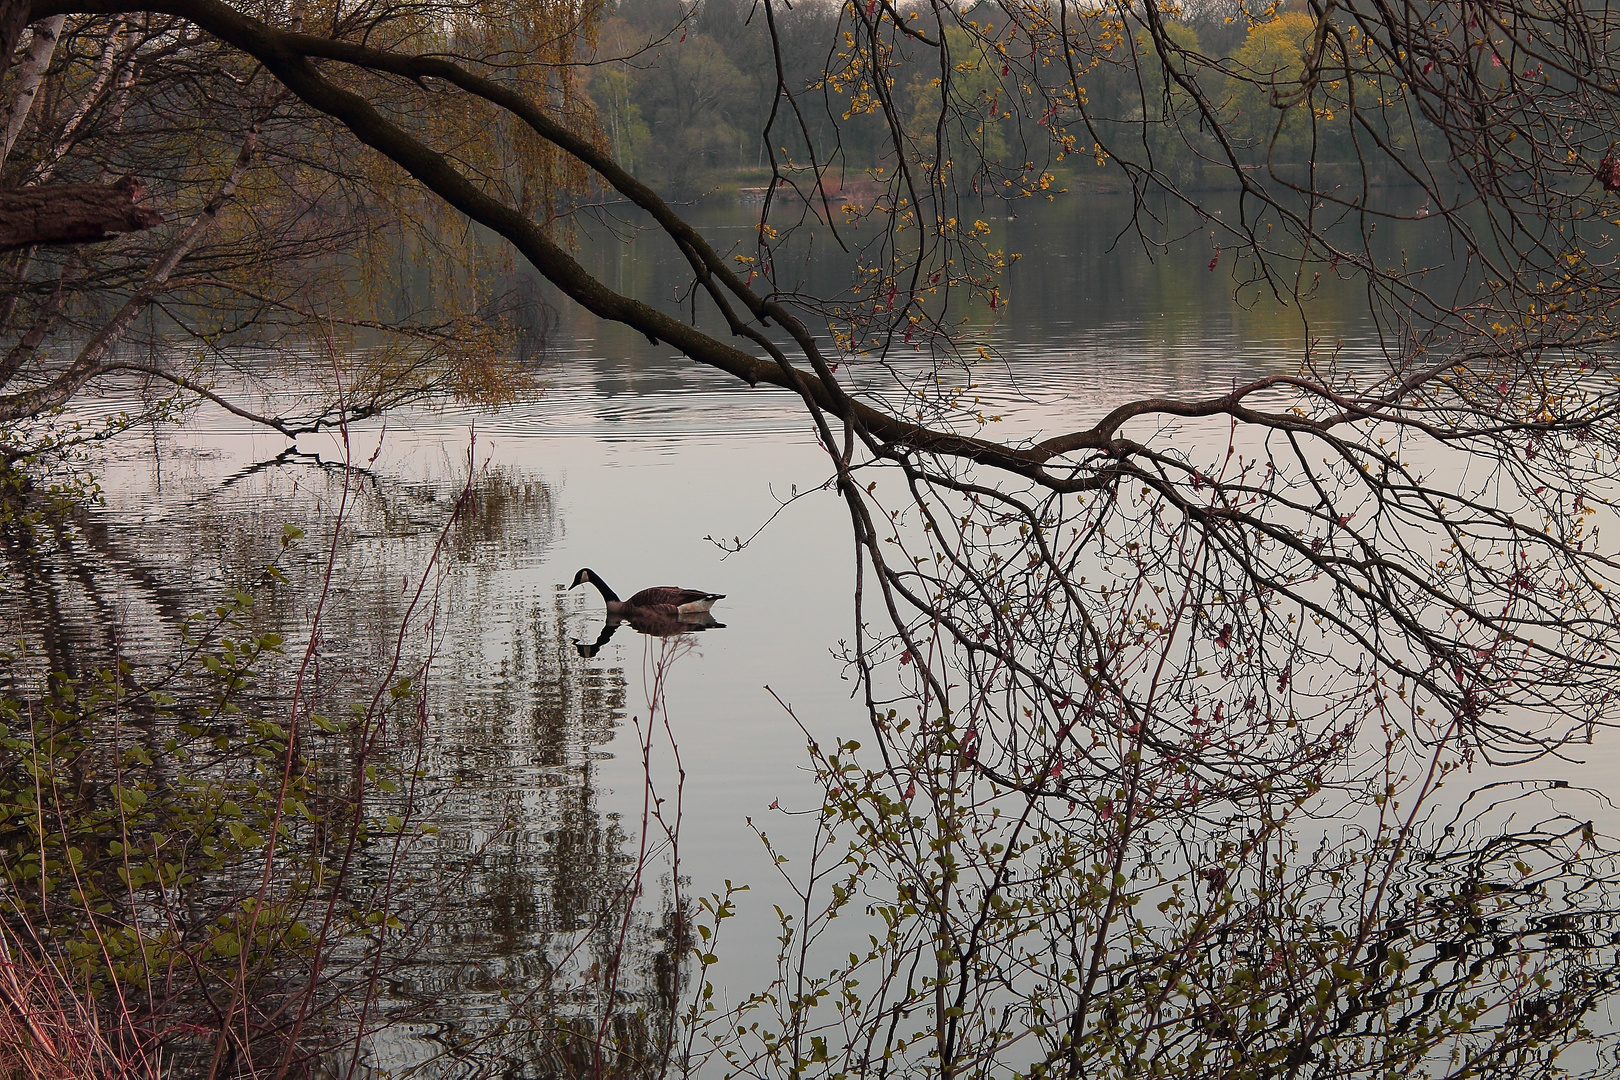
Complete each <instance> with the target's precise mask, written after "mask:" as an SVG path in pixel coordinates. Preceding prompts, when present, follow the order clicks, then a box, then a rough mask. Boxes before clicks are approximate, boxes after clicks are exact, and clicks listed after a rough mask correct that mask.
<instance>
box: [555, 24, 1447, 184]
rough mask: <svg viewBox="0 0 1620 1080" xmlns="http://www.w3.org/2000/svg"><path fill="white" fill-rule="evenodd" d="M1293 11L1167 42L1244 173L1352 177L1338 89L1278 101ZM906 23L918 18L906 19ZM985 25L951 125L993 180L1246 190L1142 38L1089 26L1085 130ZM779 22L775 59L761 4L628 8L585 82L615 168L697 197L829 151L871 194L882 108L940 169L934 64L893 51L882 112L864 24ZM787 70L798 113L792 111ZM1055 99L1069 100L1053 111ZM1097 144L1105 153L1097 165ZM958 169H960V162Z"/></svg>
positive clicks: (958, 80) (1181, 29)
mask: <svg viewBox="0 0 1620 1080" xmlns="http://www.w3.org/2000/svg"><path fill="white" fill-rule="evenodd" d="M1280 7H1281V8H1282V10H1281V11H1280V12H1278V13H1275V14H1274V15H1273V16H1272V17H1270V18H1269V19H1268V20H1266V21H1260V22H1253V21H1251V20H1250V19H1248V18H1247V17H1245V16H1243V15H1242V13H1241V10H1240V9H1238V8H1235V7H1233V6H1231V5H1225V4H1222V3H1220V2H1219V0H1214V2H1211V3H1206V4H1203V5H1200V6H1189V7H1188V8H1186V9H1184V10H1183V12H1182V16H1183V18H1184V19H1185V21H1184V22H1181V23H1174V24H1171V26H1170V27H1169V32H1170V36H1171V38H1172V39H1173V40H1174V41H1175V42H1176V43H1177V44H1178V45H1179V46H1180V48H1181V50H1182V51H1181V53H1180V55H1178V56H1177V57H1176V58H1175V66H1176V67H1177V68H1178V69H1180V70H1181V71H1183V72H1184V73H1185V75H1186V76H1187V77H1188V78H1189V79H1191V80H1194V81H1196V83H1197V85H1198V86H1199V88H1200V90H1201V91H1202V92H1203V94H1204V95H1205V97H1206V99H1207V100H1209V101H1210V102H1211V103H1212V104H1213V105H1214V106H1215V107H1216V108H1218V109H1219V111H1220V114H1221V116H1222V118H1223V123H1224V126H1225V127H1226V131H1227V135H1228V136H1229V138H1230V139H1231V140H1233V141H1232V150H1233V152H1235V153H1236V154H1237V155H1238V157H1239V159H1240V160H1241V161H1242V162H1243V163H1244V164H1246V165H1252V166H1260V165H1262V164H1265V163H1268V162H1269V164H1270V166H1271V167H1272V168H1273V169H1278V170H1281V171H1283V172H1285V173H1286V172H1287V171H1289V170H1296V169H1297V170H1301V171H1302V170H1304V169H1305V168H1306V167H1307V166H1308V165H1314V166H1315V167H1316V168H1318V169H1334V168H1348V167H1350V166H1351V164H1352V163H1354V162H1356V160H1357V157H1358V155H1357V153H1356V149H1355V145H1354V140H1353V133H1352V131H1351V129H1350V127H1349V125H1348V123H1347V122H1346V121H1345V120H1344V119H1343V116H1340V115H1335V113H1336V110H1335V109H1334V108H1333V107H1332V103H1333V91H1334V90H1335V88H1336V87H1335V86H1334V85H1331V84H1330V85H1329V86H1327V87H1326V88H1325V89H1326V93H1325V94H1324V89H1323V88H1321V87H1316V88H1314V93H1313V97H1312V103H1311V105H1310V106H1309V107H1304V106H1300V107H1293V108H1283V109H1281V110H1279V108H1278V107H1277V104H1276V102H1277V96H1276V94H1275V93H1274V91H1280V92H1283V93H1286V91H1287V90H1288V89H1290V88H1297V87H1298V86H1299V77H1300V73H1301V71H1302V70H1303V64H1304V57H1305V53H1306V50H1307V48H1308V47H1309V45H1310V39H1311V38H1312V36H1313V32H1314V30H1315V27H1316V20H1315V19H1314V17H1313V16H1311V15H1310V14H1308V13H1307V12H1305V11H1304V10H1289V7H1290V5H1288V4H1284V5H1280ZM901 10H908V8H907V6H906V5H904V4H902V5H901ZM982 11H983V13H982V18H979V17H976V16H978V15H979V14H980V13H979V12H978V11H975V10H970V11H967V12H965V13H962V14H961V15H959V16H958V20H959V25H957V26H953V27H950V28H947V29H946V31H945V36H946V39H947V44H948V47H949V51H950V58H951V61H952V75H951V78H952V79H953V85H952V87H951V89H950V93H949V97H948V100H949V102H950V106H949V108H948V109H946V110H945V111H947V112H948V113H950V115H951V120H950V123H952V124H954V125H956V128H957V129H958V130H959V131H960V132H962V138H963V139H964V140H965V141H966V142H967V143H969V144H971V146H970V150H971V152H972V153H973V154H974V155H975V156H977V157H978V158H981V159H983V160H984V162H985V167H984V175H993V174H994V173H995V172H996V170H997V169H998V168H1008V169H1011V170H1017V169H1019V168H1021V167H1023V166H1024V163H1025V162H1030V163H1033V164H1035V165H1038V166H1040V167H1042V168H1052V169H1055V170H1056V171H1057V172H1058V174H1059V175H1060V176H1061V177H1062V178H1063V179H1064V180H1066V181H1067V180H1075V179H1078V180H1081V181H1082V182H1092V183H1102V184H1105V185H1106V184H1107V183H1109V182H1110V180H1113V181H1115V182H1118V181H1122V180H1123V174H1122V173H1119V172H1118V171H1117V170H1115V169H1109V168H1098V167H1097V165H1098V162H1099V161H1102V162H1105V163H1106V162H1110V161H1114V162H1117V161H1120V160H1127V161H1132V162H1135V163H1138V164H1142V165H1150V166H1151V168H1152V169H1153V170H1154V171H1155V172H1157V173H1160V174H1161V175H1166V176H1169V177H1170V178H1172V179H1173V180H1175V181H1176V182H1177V183H1178V184H1179V185H1184V186H1188V187H1199V186H1204V185H1207V184H1230V183H1232V182H1233V181H1232V174H1231V172H1230V169H1229V168H1226V167H1214V168H1211V167H1209V166H1208V164H1207V161H1206V159H1207V158H1209V157H1211V156H1213V157H1214V158H1215V159H1216V160H1217V161H1219V160H1220V159H1221V158H1222V157H1223V155H1224V154H1225V153H1226V150H1225V149H1223V148H1222V147H1221V146H1219V145H1218V144H1217V143H1216V142H1215V139H1214V136H1213V135H1212V134H1211V133H1210V131H1209V130H1208V125H1207V124H1205V123H1200V118H1199V115H1198V109H1197V108H1196V105H1195V103H1194V102H1193V100H1192V98H1191V96H1190V95H1189V94H1188V93H1187V91H1186V90H1185V89H1183V87H1182V86H1181V85H1177V84H1171V85H1169V86H1167V85H1166V80H1165V78H1164V75H1163V73H1162V67H1161V64H1160V59H1159V57H1157V56H1151V57H1147V58H1145V59H1146V62H1144V63H1141V64H1138V62H1137V60H1138V57H1140V56H1141V55H1142V54H1141V50H1143V49H1144V48H1147V49H1151V46H1150V45H1148V44H1146V40H1147V39H1146V35H1145V34H1142V33H1141V32H1140V30H1138V31H1136V32H1134V33H1133V32H1132V30H1131V28H1130V27H1129V26H1128V25H1122V24H1120V23H1118V22H1117V21H1115V22H1113V23H1111V24H1104V23H1103V22H1102V21H1101V17H1100V16H1099V15H1098V14H1097V13H1095V12H1093V13H1090V14H1077V15H1076V16H1075V18H1077V19H1093V20H1098V22H1097V24H1096V29H1094V30H1093V31H1092V32H1091V33H1090V34H1089V35H1088V36H1089V39H1090V40H1091V41H1092V42H1093V43H1095V46H1096V47H1095V49H1094V51H1093V52H1092V54H1091V55H1081V56H1078V57H1077V66H1078V69H1079V76H1078V81H1079V84H1080V90H1081V93H1082V95H1083V102H1082V105H1081V108H1083V110H1084V112H1085V114H1086V117H1087V119H1089V121H1090V125H1089V127H1088V125H1087V124H1086V123H1085V122H1083V121H1082V119H1081V115H1080V109H1077V108H1076V107H1075V96H1074V95H1073V94H1072V93H1070V90H1069V85H1068V82H1067V78H1066V75H1067V73H1066V72H1065V71H1064V70H1063V69H1062V66H1061V65H1060V64H1056V63H1051V64H1049V65H1047V66H1045V67H1043V68H1042V69H1041V70H1042V75H1041V83H1042V85H1035V86H1032V85H1031V84H1030V81H1029V80H1028V79H1027V77H1026V78H1020V75H1019V73H1018V70H1017V66H1016V65H1015V66H1014V69H1013V70H1012V73H1011V77H1008V71H1009V68H1008V66H1007V65H1006V64H1005V63H1004V58H1005V57H1007V56H1009V55H1013V54H1014V51H1015V50H1016V51H1019V52H1022V51H1029V52H1030V53H1031V54H1032V55H1033V52H1034V43H1033V42H1031V40H1030V39H1029V38H1028V37H1027V36H1021V34H1022V32H1021V31H1019V30H1016V29H1012V28H1009V27H1007V26H1005V25H998V24H997V22H996V20H997V19H999V18H1003V17H1002V16H1000V15H999V13H997V12H995V11H992V9H990V8H989V7H988V6H985V7H984V8H983V9H982ZM773 15H774V18H775V31H776V36H777V39H778V41H779V43H780V48H779V49H773V48H772V42H771V32H770V29H769V27H768V26H767V22H766V17H765V12H764V9H763V7H762V6H756V5H755V4H754V3H753V2H752V0H701V2H700V3H698V4H696V5H693V4H690V3H687V2H685V0H620V2H619V3H618V4H617V5H616V6H615V7H614V8H613V9H612V10H611V12H610V14H609V15H608V17H607V18H606V19H605V20H604V22H603V24H602V26H601V31H600V36H599V52H598V55H599V56H600V57H602V58H603V59H604V61H605V62H602V63H599V64H598V65H596V66H594V67H592V68H590V69H589V72H588V74H587V76H586V89H587V92H588V94H589V96H590V98H591V101H592V102H593V103H594V104H595V106H596V110H597V118H598V121H599V123H600V126H601V130H602V133H603V137H604V138H605V140H606V141H607V143H608V145H609V147H610V148H611V150H612V151H613V153H614V154H615V156H616V157H617V158H618V159H619V160H620V161H621V162H622V163H624V164H626V165H627V166H628V167H629V168H630V169H631V170H632V171H633V172H635V173H636V174H637V175H638V176H640V177H642V178H643V179H648V180H651V181H653V182H655V183H656V184H658V185H659V186H660V187H661V188H662V189H663V190H666V191H668V192H670V193H672V194H675V195H681V196H684V195H691V194H694V193H696V192H699V191H701V190H705V189H711V188H714V187H724V186H730V185H739V186H748V185H750V184H763V183H764V182H765V181H766V179H767V177H768V176H769V172H770V166H771V154H772V151H773V150H774V152H775V156H776V159H777V162H778V163H779V164H782V165H784V166H792V167H795V168H798V167H802V166H804V165H806V164H808V163H809V162H810V160H811V154H810V152H809V147H811V146H813V147H814V151H815V158H816V160H817V161H819V162H820V163H823V164H827V163H830V164H831V165H832V166H833V168H832V170H831V173H830V177H831V183H832V185H833V186H834V187H836V186H838V185H839V184H840V183H843V184H848V183H851V182H858V181H859V180H860V179H861V178H862V177H863V176H864V175H865V174H866V173H867V172H868V170H875V169H879V168H884V169H888V168H892V167H893V164H894V155H895V146H894V141H893V138H892V136H891V133H890V131H889V130H888V121H887V118H886V116H885V111H884V109H885V108H887V109H890V110H892V111H893V113H894V116H895V118H896V119H897V120H898V122H899V123H900V125H901V126H902V127H903V128H904V129H905V130H906V131H907V132H908V133H910V137H911V138H913V139H915V140H916V141H915V142H914V143H913V146H914V147H915V149H916V150H917V153H918V156H919V157H920V158H923V159H926V158H927V157H928V156H929V155H930V154H931V153H932V144H931V141H930V139H931V134H930V133H931V132H932V131H933V130H934V128H935V120H936V118H937V117H938V116H939V114H940V112H941V110H942V102H943V101H945V100H947V98H946V97H945V96H943V95H942V93H941V89H940V56H939V53H938V52H937V51H936V50H934V49H931V48H928V47H926V46H923V45H920V44H918V43H916V42H914V41H911V40H910V39H907V38H905V37H903V36H898V35H897V40H895V41H894V43H893V52H892V53H891V54H890V56H889V57H888V58H887V60H886V63H887V65H888V70H889V74H890V75H891V76H892V77H893V84H892V87H891V88H890V91H889V94H888V99H889V100H888V101H887V103H886V104H885V105H884V107H874V102H873V99H874V97H875V96H876V95H874V94H872V93H870V90H871V88H870V86H868V85H864V84H863V80H862V79H861V78H860V77H859V73H858V71H857V70H856V68H857V65H855V64H852V63H851V61H850V59H849V57H848V51H849V49H850V48H851V46H852V43H853V42H854V40H855V39H854V38H852V37H850V36H848V30H849V29H850V27H849V22H848V20H849V19H850V17H851V9H849V8H847V7H845V6H842V5H839V4H837V3H828V2H801V3H798V4H795V5H794V6H793V7H791V8H787V7H785V6H781V5H779V6H777V7H776V8H775V9H774V11H773ZM925 17H926V16H925ZM936 32H937V31H936ZM1352 39H1353V34H1352ZM1071 40H1074V39H1071ZM778 61H780V64H781V69H782V74H783V76H784V81H785V83H786V85H787V86H788V88H789V89H790V90H791V91H792V93H793V94H794V96H795V100H796V106H797V107H796V108H794V107H793V106H792V105H790V104H789V102H788V101H787V100H786V98H780V99H779V98H778V95H777V77H778ZM1053 102H1059V103H1060V107H1059V108H1058V109H1057V110H1055V111H1053V110H1052V109H1051V105H1052V103H1053ZM773 107H774V108H775V109H776V113H777V115H776V118H775V121H774V124H773V126H772V129H771V138H770V140H769V145H767V141H766V139H765V138H764V136H763V132H764V131H765V128H766V124H767V121H768V119H769V118H770V116H771V112H772V109H773ZM1340 112H1342V113H1343V114H1344V115H1346V116H1347V115H1348V111H1347V110H1340ZM1387 115H1388V117H1389V126H1388V129H1387V130H1386V131H1384V132H1381V133H1380V135H1381V138H1383V139H1386V140H1387V141H1388V142H1389V143H1391V144H1392V145H1394V146H1397V147H1398V146H1400V145H1402V144H1403V143H1410V141H1411V140H1413V139H1415V138H1421V137H1422V133H1421V131H1418V130H1415V128H1421V127H1422V121H1421V120H1414V119H1413V118H1412V117H1411V115H1410V114H1409V113H1407V112H1406V111H1405V110H1402V109H1398V108H1396V109H1391V110H1389V111H1388V113H1387ZM1279 118H1281V119H1282V121H1283V122H1282V124H1281V126H1280V127H1279V125H1278V121H1279ZM1057 125H1062V127H1063V129H1064V130H1065V131H1067V132H1068V133H1069V134H1070V135H1071V136H1074V138H1073V139H1071V141H1070V144H1069V145H1068V147H1067V148H1066V149H1067V151H1068V152H1067V154H1066V155H1060V151H1061V150H1063V149H1065V148H1064V147H1063V145H1062V143H1061V141H1059V140H1054V139H1053V137H1052V133H1053V130H1054V127H1055V126H1057ZM919 136H920V137H919ZM1362 137H1363V138H1365V137H1366V133H1365V132H1363V133H1362ZM1099 144H1100V148H1101V149H1103V150H1105V151H1106V152H1105V153H1102V154H1099V153H1098V152H1097V151H1098V149H1099ZM958 146H960V144H958ZM952 152H953V154H956V156H958V157H960V156H961V155H960V153H959V151H958V150H957V148H954V147H953V151H952ZM1060 156H1062V157H1065V158H1066V161H1065V162H1064V164H1062V165H1059V164H1057V163H1056V162H1057V161H1058V159H1059V157H1060ZM1358 168H1359V166H1358ZM1382 169H1383V171H1384V172H1385V173H1389V175H1388V176H1384V175H1379V176H1371V177H1368V178H1367V179H1370V180H1372V182H1374V183H1378V182H1388V181H1391V180H1398V179H1399V177H1398V176H1397V175H1395V172H1394V170H1393V169H1391V167H1390V166H1389V165H1388V164H1387V163H1386V164H1384V165H1383V166H1382ZM958 171H959V173H960V168H959V167H958Z"/></svg>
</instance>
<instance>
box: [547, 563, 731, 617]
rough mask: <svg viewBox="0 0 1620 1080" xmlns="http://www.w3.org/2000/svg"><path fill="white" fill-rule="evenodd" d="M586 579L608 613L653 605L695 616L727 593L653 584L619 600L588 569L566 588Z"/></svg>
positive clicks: (606, 585) (580, 573)
mask: <svg viewBox="0 0 1620 1080" xmlns="http://www.w3.org/2000/svg"><path fill="white" fill-rule="evenodd" d="M586 582H590V583H591V584H592V585H595V586H596V591H597V592H599V593H601V594H602V600H603V602H604V603H606V604H607V610H608V614H609V615H624V616H629V615H631V614H633V613H635V612H638V611H651V610H653V609H656V608H673V609H674V610H675V611H676V612H677V613H679V614H682V615H695V614H697V613H699V612H704V611H708V610H709V609H710V608H711V607H713V606H714V602H715V601H716V600H723V599H725V595H726V594H725V593H712V592H703V591H702V590H701V589H682V588H678V587H677V586H674V585H654V586H653V587H652V588H650V589H642V590H641V591H640V592H638V593H636V594H635V595H634V596H632V597H630V599H628V600H620V599H619V594H618V593H616V592H614V591H613V590H612V589H610V588H608V583H607V582H605V581H603V580H602V579H601V578H600V577H598V576H597V574H596V571H595V570H591V569H589V568H587V569H584V570H581V571H580V572H579V573H577V574H575V575H574V583H573V584H572V585H570V586H568V587H569V588H570V589H575V588H578V587H579V586H581V585H584V584H585V583H586Z"/></svg>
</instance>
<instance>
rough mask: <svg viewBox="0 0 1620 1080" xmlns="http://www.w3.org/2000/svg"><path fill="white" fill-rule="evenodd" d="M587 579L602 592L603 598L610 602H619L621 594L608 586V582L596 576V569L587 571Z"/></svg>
mask: <svg viewBox="0 0 1620 1080" xmlns="http://www.w3.org/2000/svg"><path fill="white" fill-rule="evenodd" d="M585 574H586V580H587V581H589V582H590V583H591V584H592V585H595V586H596V591H597V592H599V593H601V594H602V599H603V600H606V601H607V602H608V603H610V604H617V603H618V602H619V594H618V593H616V592H614V591H613V590H612V589H610V588H608V583H607V582H605V581H603V580H602V579H601V578H599V577H597V576H596V571H595V570H587V571H585Z"/></svg>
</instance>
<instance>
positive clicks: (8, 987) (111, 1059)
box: [0, 924, 157, 1080]
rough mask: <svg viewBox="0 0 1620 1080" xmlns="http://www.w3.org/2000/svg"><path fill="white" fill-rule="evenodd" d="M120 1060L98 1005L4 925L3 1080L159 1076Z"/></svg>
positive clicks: (0, 950)
mask: <svg viewBox="0 0 1620 1080" xmlns="http://www.w3.org/2000/svg"><path fill="white" fill-rule="evenodd" d="M156 1075H157V1070H156V1069H154V1068H152V1067H151V1066H150V1063H149V1062H147V1061H146V1060H144V1059H143V1058H136V1059H134V1060H131V1059H129V1058H128V1057H127V1056H126V1055H124V1054H121V1053H120V1052H119V1050H118V1047H117V1046H116V1045H115V1044H114V1043H113V1042H112V1041H110V1040H109V1039H108V1038H107V1036H106V1033H105V1032H104V1031H103V1030H102V1026H101V1021H100V1019H99V1017H98V1015H97V1011H96V1008H95V1006H94V1003H93V1002H91V1001H89V1000H87V998H86V997H85V996H84V995H82V994H80V993H79V992H77V991H76V990H75V989H74V987H73V986H72V984H71V983H70V981H69V980H68V979H67V977H66V975H65V974H64V973H63V972H62V970H61V969H60V968H58V967H57V966H56V965H55V964H53V963H51V962H50V961H49V960H45V959H42V958H41V957H40V956H39V955H38V954H37V953H36V952H35V951H34V950H31V949H26V948H22V947H21V943H20V942H18V941H17V940H16V938H15V937H13V936H12V934H11V932H10V931H9V930H7V929H6V928H5V926H4V924H0V1080H93V1078H97V1077H113V1076H117V1077H131V1078H137V1077H145V1076H156Z"/></svg>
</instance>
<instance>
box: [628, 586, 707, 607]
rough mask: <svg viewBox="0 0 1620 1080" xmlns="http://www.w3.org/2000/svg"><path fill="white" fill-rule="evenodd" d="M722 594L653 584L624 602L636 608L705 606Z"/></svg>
mask: <svg viewBox="0 0 1620 1080" xmlns="http://www.w3.org/2000/svg"><path fill="white" fill-rule="evenodd" d="M724 596H725V594H724V593H710V592H704V591H703V590H701V589H682V588H679V587H677V586H675V585H655V586H653V587H652V588H650V589H642V590H641V591H640V592H638V593H636V595H634V596H632V597H631V598H630V599H629V600H626V601H625V604H626V605H627V606H629V607H637V608H653V607H672V608H692V607H694V606H695V605H698V604H702V605H705V607H706V606H707V605H709V604H712V603H714V602H715V601H716V600H720V599H723V598H724Z"/></svg>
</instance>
